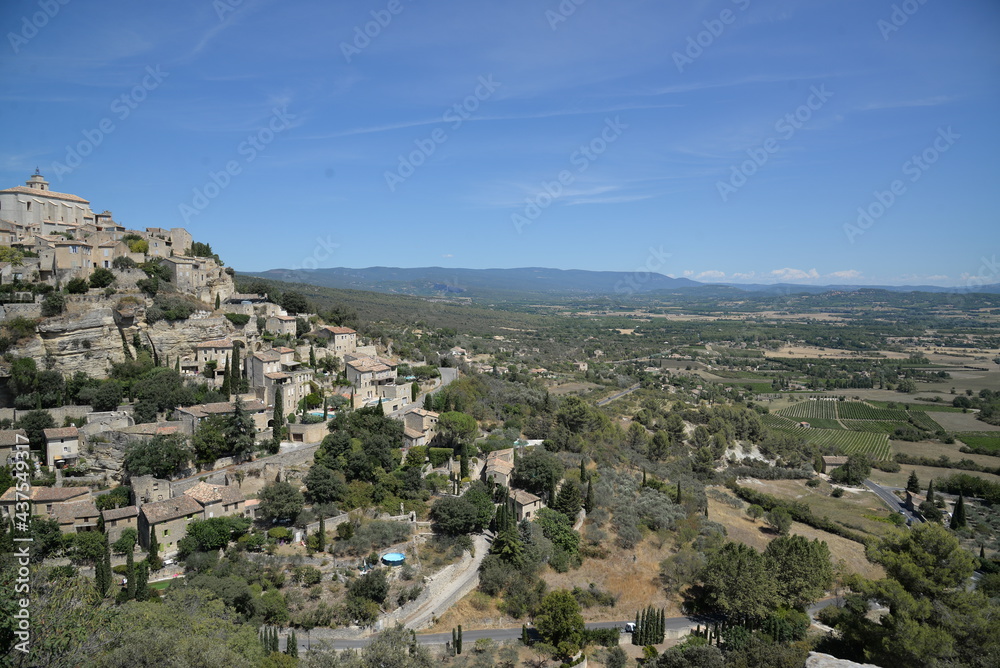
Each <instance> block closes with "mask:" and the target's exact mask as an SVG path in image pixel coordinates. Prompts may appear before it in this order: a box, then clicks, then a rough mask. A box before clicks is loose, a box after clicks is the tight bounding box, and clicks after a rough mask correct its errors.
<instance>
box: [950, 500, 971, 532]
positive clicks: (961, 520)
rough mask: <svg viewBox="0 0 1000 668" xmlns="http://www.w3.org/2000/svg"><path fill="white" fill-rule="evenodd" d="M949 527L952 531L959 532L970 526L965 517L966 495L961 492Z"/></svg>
mask: <svg viewBox="0 0 1000 668" xmlns="http://www.w3.org/2000/svg"><path fill="white" fill-rule="evenodd" d="M948 526H949V527H950V528H951V530H952V531H958V530H959V529H964V528H965V527H966V526H968V520H967V519H966V517H965V495H964V494H962V493H961V492H959V494H958V502H957V503H956V504H955V510H954V512H952V515H951V523H950V524H949V525H948Z"/></svg>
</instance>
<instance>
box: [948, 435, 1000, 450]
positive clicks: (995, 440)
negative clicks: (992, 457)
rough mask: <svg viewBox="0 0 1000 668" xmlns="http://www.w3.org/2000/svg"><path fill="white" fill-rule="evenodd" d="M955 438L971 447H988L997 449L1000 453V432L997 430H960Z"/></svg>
mask: <svg viewBox="0 0 1000 668" xmlns="http://www.w3.org/2000/svg"><path fill="white" fill-rule="evenodd" d="M955 438H957V439H958V440H960V441H961V442H962V443H965V444H966V445H967V446H969V447H970V448H987V449H990V450H995V451H996V453H997V454H998V455H1000V432H997V431H960V432H958V433H956V434H955Z"/></svg>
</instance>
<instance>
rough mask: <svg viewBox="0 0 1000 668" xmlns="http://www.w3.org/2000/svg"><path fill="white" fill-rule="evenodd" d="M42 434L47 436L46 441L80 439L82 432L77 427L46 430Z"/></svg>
mask: <svg viewBox="0 0 1000 668" xmlns="http://www.w3.org/2000/svg"><path fill="white" fill-rule="evenodd" d="M42 433H43V434H45V440H46V441H49V440H52V439H56V438H80V430H79V429H77V428H76V427H57V428H55V429H45V430H43V431H42Z"/></svg>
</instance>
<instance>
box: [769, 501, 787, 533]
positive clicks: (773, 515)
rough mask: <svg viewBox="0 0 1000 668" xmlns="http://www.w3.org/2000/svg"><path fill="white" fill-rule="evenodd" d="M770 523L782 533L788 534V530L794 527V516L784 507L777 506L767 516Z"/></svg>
mask: <svg viewBox="0 0 1000 668" xmlns="http://www.w3.org/2000/svg"><path fill="white" fill-rule="evenodd" d="M765 519H766V520H767V523H768V524H770V525H771V526H772V527H773V528H774V530H775V531H777V532H778V533H779V534H780V535H782V536H786V535H788V530H789V529H791V528H792V516H791V514H790V513H789V512H788V511H787V510H785V509H784V508H775V509H774V510H772V511H770V512H769V513H767V515H766V516H765Z"/></svg>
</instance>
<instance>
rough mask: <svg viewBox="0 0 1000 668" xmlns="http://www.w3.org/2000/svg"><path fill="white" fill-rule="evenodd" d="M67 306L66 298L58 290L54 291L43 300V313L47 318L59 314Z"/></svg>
mask: <svg viewBox="0 0 1000 668" xmlns="http://www.w3.org/2000/svg"><path fill="white" fill-rule="evenodd" d="M65 308H66V298H65V297H63V296H62V295H61V294H59V293H58V292H53V293H52V294H50V295H48V296H47V297H45V299H44V300H43V301H42V315H43V316H44V317H46V318H51V317H52V316H56V315H59V314H60V313H62V312H63V310H64V309H65ZM32 329H34V327H32Z"/></svg>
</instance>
